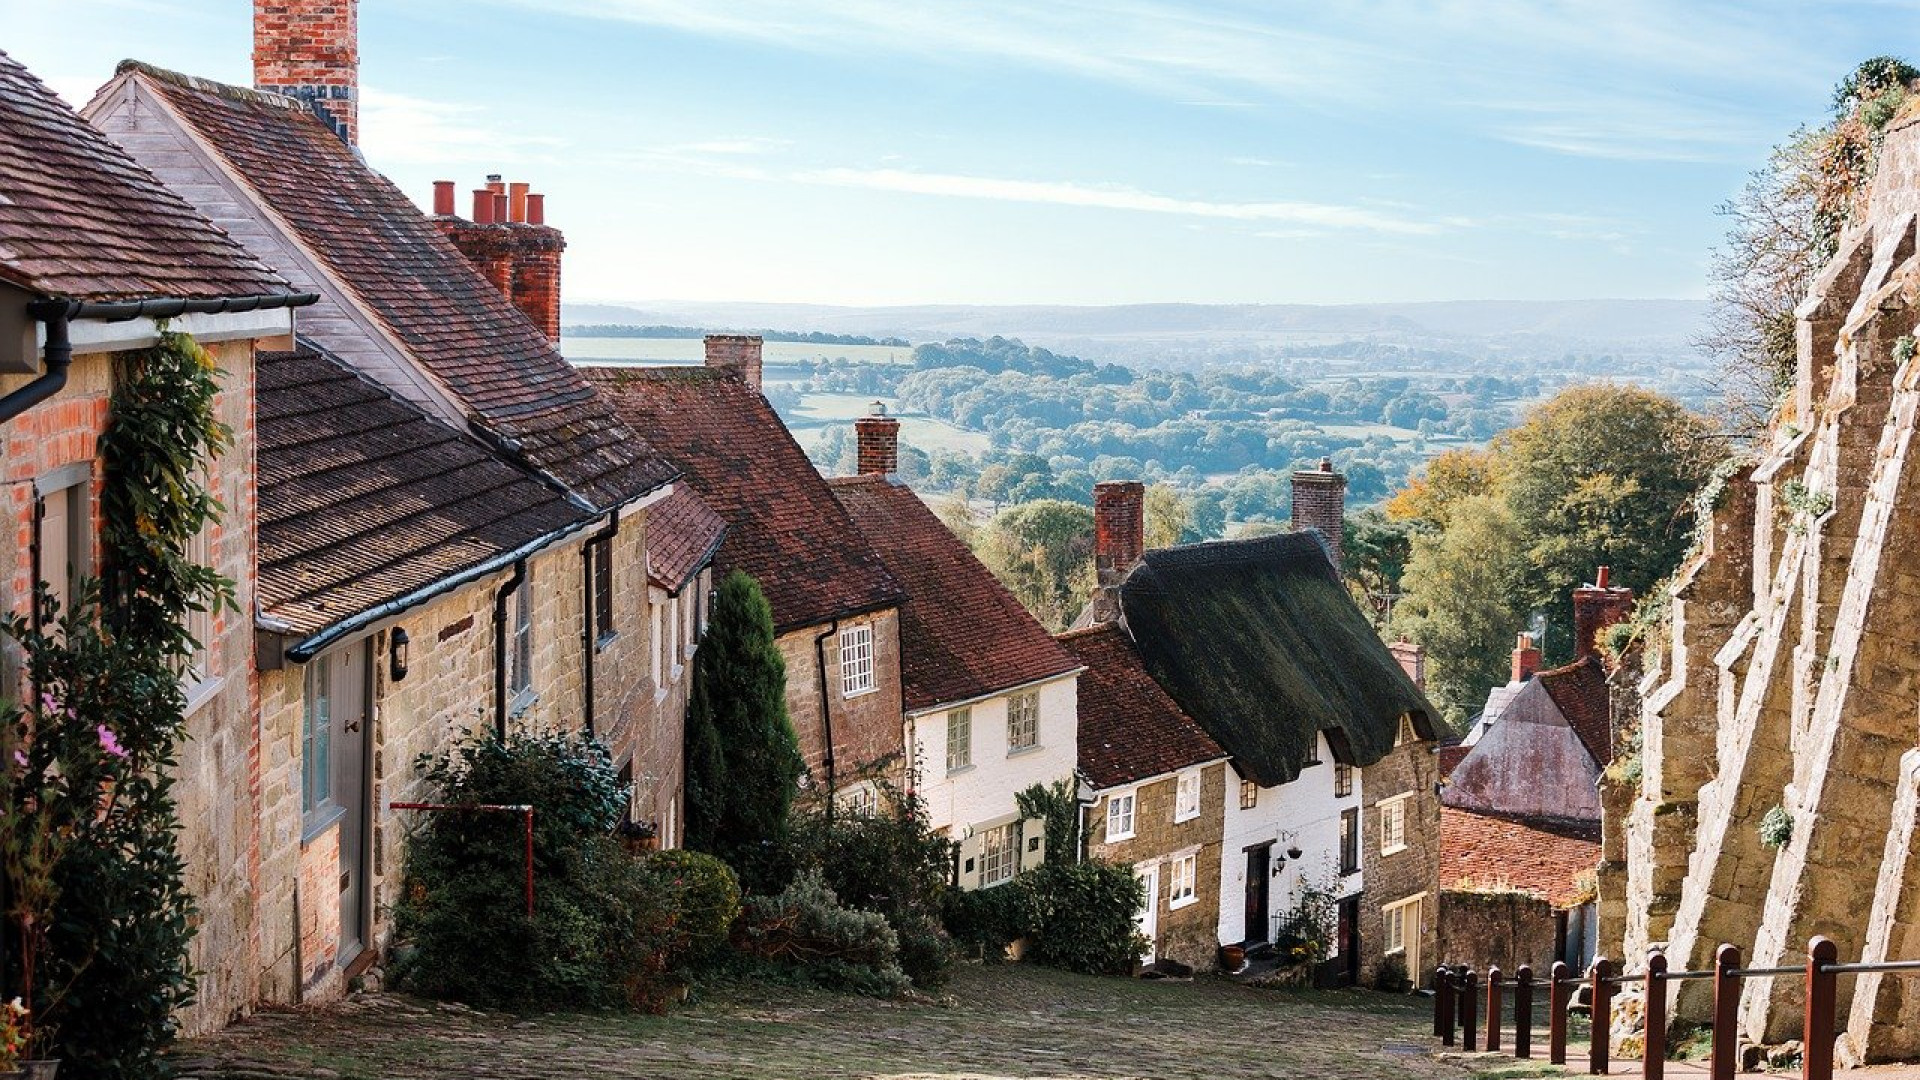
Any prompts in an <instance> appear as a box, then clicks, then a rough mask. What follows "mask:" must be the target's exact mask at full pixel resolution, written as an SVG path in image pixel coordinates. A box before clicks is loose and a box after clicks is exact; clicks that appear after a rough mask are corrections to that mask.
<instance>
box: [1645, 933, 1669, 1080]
mask: <svg viewBox="0 0 1920 1080" xmlns="http://www.w3.org/2000/svg"><path fill="white" fill-rule="evenodd" d="M1646 1019H1647V1027H1646V1031H1645V1032H1644V1033H1643V1034H1642V1037H1641V1042H1642V1043H1643V1045H1644V1046H1645V1049H1644V1050H1642V1051H1641V1053H1640V1075H1641V1076H1642V1077H1644V1078H1645V1080H1661V1078H1662V1077H1664V1076H1666V1075H1667V957H1666V954H1665V953H1659V952H1656V953H1654V954H1653V955H1652V956H1649V957H1647V1008H1646Z"/></svg>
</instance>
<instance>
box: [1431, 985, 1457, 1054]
mask: <svg viewBox="0 0 1920 1080" xmlns="http://www.w3.org/2000/svg"><path fill="white" fill-rule="evenodd" d="M1433 1034H1434V1036H1435V1037H1436V1038H1438V1039H1439V1040H1440V1045H1441V1046H1452V1045H1453V972H1451V971H1448V970H1447V969H1446V966H1445V965H1441V966H1440V967H1437V968H1434V969H1433Z"/></svg>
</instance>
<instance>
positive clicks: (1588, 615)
mask: <svg viewBox="0 0 1920 1080" xmlns="http://www.w3.org/2000/svg"><path fill="white" fill-rule="evenodd" d="M1604 569H1605V568H1604V567H1603V568H1602V570H1603V571H1604ZM1605 581H1606V578H1605V576H1604V573H1603V576H1602V577H1601V582H1602V584H1601V585H1598V586H1594V585H1585V586H1582V587H1580V588H1578V589H1575V590H1573V655H1574V659H1576V660H1577V659H1579V658H1581V657H1583V656H1589V655H1592V654H1594V653H1597V652H1599V651H1600V649H1599V646H1598V645H1597V644H1596V643H1595V639H1596V638H1597V637H1598V636H1599V634H1600V633H1601V632H1602V631H1604V630H1606V628H1607V627H1609V626H1612V625H1613V624H1614V623H1618V622H1625V621H1626V620H1627V618H1628V617H1629V616H1631V615H1632V614H1633V590H1632V589H1610V588H1607V587H1606V585H1605V584H1604V582H1605Z"/></svg>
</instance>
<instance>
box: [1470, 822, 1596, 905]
mask: <svg viewBox="0 0 1920 1080" xmlns="http://www.w3.org/2000/svg"><path fill="white" fill-rule="evenodd" d="M1599 866H1600V829H1599V826H1598V825H1597V824H1586V825H1575V824H1567V823H1560V822H1545V821H1524V820H1519V819H1512V818H1500V817H1493V816H1491V815H1488V814H1476V813H1474V812H1472V811H1471V810H1461V809H1459V808H1458V807H1452V806H1443V807H1441V808H1440V887H1441V888H1442V889H1467V890H1472V891H1482V892H1494V891H1508V890H1510V891H1515V892H1525V893H1531V894H1533V895H1534V896H1538V897H1540V898H1541V899H1543V900H1546V901H1547V902H1548V903H1550V904H1552V905H1553V906H1554V907H1568V906H1571V905H1573V904H1577V903H1580V902H1581V901H1583V900H1585V899H1586V898H1587V895H1588V893H1589V891H1590V890H1591V888H1592V884H1593V874H1594V871H1595V870H1596V869H1597V868H1598V867H1599Z"/></svg>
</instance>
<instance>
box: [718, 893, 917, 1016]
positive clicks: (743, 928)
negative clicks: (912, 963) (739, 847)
mask: <svg viewBox="0 0 1920 1080" xmlns="http://www.w3.org/2000/svg"><path fill="white" fill-rule="evenodd" d="M733 943H734V946H735V947H736V948H738V949H739V950H740V951H741V952H742V953H744V954H746V955H747V956H750V957H754V958H756V959H759V960H762V961H765V962H768V963H771V964H774V965H777V966H779V967H781V968H784V969H786V970H787V971H788V972H789V973H791V974H794V975H796V976H798V977H800V978H802V979H804V980H805V981H807V982H810V983H813V984H815V985H817V986H823V987H826V988H829V989H833V990H850V991H853V992H854V993H859V994H869V995H872V996H874V997H897V996H899V995H901V994H904V993H906V992H907V991H908V990H909V989H911V988H912V985H913V983H912V980H910V979H908V978H907V974H906V972H904V971H902V970H901V969H900V963H899V957H900V941H899V938H898V937H896V936H895V934H894V932H893V928H892V927H891V926H888V925H887V920H886V917H885V916H883V915H880V914H879V913H877V912H872V911H857V910H854V909H852V908H847V907H842V906H841V905H840V901H839V898H838V897H836V896H835V895H834V893H833V890H832V889H830V888H828V887H827V884H826V882H825V880H824V879H822V878H821V876H820V872H819V871H817V870H804V871H801V873H800V874H799V876H798V877H796V878H794V881H793V884H791V885H789V886H787V888H786V889H785V890H783V891H782V892H781V893H780V894H779V895H778V896H749V897H747V899H746V902H745V903H744V904H743V905H742V906H741V911H740V921H739V923H738V924H736V926H735V929H734V935H733Z"/></svg>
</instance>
